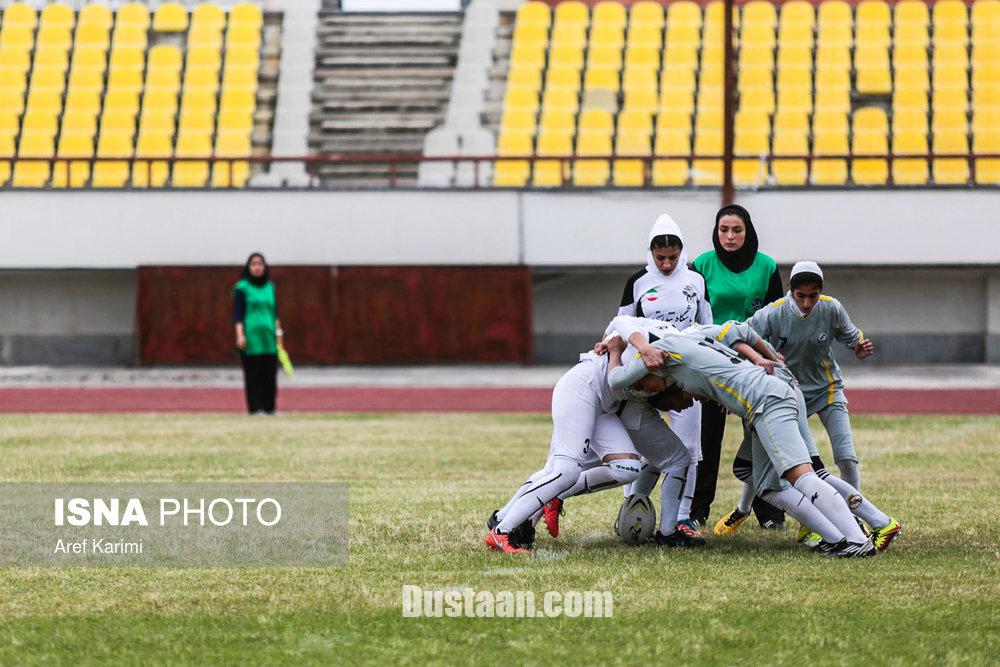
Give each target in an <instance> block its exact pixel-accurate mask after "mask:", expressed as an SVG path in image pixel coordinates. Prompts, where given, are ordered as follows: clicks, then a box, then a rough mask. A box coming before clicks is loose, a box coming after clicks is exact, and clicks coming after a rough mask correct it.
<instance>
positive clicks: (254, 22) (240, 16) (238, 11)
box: [229, 2, 264, 30]
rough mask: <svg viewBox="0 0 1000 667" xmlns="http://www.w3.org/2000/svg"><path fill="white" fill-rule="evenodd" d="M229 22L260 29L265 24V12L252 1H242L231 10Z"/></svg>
mask: <svg viewBox="0 0 1000 667" xmlns="http://www.w3.org/2000/svg"><path fill="white" fill-rule="evenodd" d="M229 23H230V24H233V23H235V24H239V25H248V26H251V27H254V28H257V29H258V30H259V29H260V27H261V26H263V25H264V14H263V12H261V9H260V7H259V6H257V5H255V4H253V3H251V2H241V3H240V4H238V5H234V6H233V8H232V9H231V10H230V11H229Z"/></svg>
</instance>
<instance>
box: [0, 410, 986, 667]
mask: <svg viewBox="0 0 1000 667" xmlns="http://www.w3.org/2000/svg"><path fill="white" fill-rule="evenodd" d="M854 423H855V435H856V441H857V443H858V448H859V451H860V453H861V456H862V472H863V479H864V486H865V489H864V490H865V492H866V494H867V495H868V496H869V497H871V498H872V499H873V500H874V501H875V502H876V503H877V504H879V505H880V506H882V507H883V508H884V509H886V510H887V511H888V512H889V513H891V514H893V515H894V516H896V517H897V518H899V519H900V520H901V521H902V522H903V524H904V526H905V530H904V533H903V535H902V536H901V538H900V539H899V540H898V541H897V542H896V543H895V544H894V545H893V546H892V547H891V548H890V549H889V551H888V552H886V553H885V554H883V555H880V556H879V557H877V558H874V559H864V560H848V561H837V560H832V559H825V558H821V557H818V556H814V555H812V554H810V553H807V552H805V551H804V550H802V549H801V548H799V547H798V546H797V545H795V544H794V542H793V540H792V536H791V535H789V534H773V533H765V532H764V531H761V530H759V529H756V528H751V527H750V523H747V524H744V527H743V528H742V529H741V531H740V532H739V533H738V534H737V535H736V536H733V537H731V538H727V539H721V538H715V537H714V536H710V537H709V540H710V544H709V547H708V548H706V549H703V550H698V551H694V552H692V551H683V552H682V551H677V550H671V551H663V550H658V549H656V548H655V547H642V548H632V547H627V546H625V545H623V544H622V543H620V542H619V541H618V540H617V538H616V537H615V536H614V535H613V533H612V530H611V525H612V521H613V519H614V515H615V512H616V510H617V507H618V504H619V502H620V499H621V495H620V493H618V492H617V491H616V492H607V493H602V494H596V495H594V496H589V497H584V498H579V499H574V500H573V501H570V502H569V503H568V504H567V510H568V515H567V517H565V519H564V524H563V525H564V534H563V535H562V536H560V538H559V539H558V540H551V539H549V538H548V537H547V536H541V535H540V536H539V540H538V543H537V544H538V547H539V548H538V550H537V552H536V554H535V555H534V556H533V557H517V556H511V555H507V554H499V553H497V552H493V551H489V550H487V548H486V547H485V545H484V543H483V537H484V534H485V527H484V525H483V522H484V520H485V518H486V516H487V515H488V513H489V512H490V511H491V510H492V509H494V508H495V507H497V506H499V505H500V504H502V503H503V502H505V501H506V499H507V497H508V496H509V494H510V493H511V492H512V490H513V489H514V487H515V486H516V485H517V484H519V483H520V482H521V481H523V478H524V477H525V476H526V475H527V474H528V473H530V472H532V471H533V470H534V469H535V468H537V467H538V466H539V465H541V463H542V462H543V460H544V455H545V452H546V448H547V444H548V436H549V420H548V418H547V417H546V416H530V415H528V416H526V415H416V416H414V415H354V416H343V415H338V416H281V417H277V418H273V419H267V418H247V417H237V416H226V417H220V416H204V417H202V416H199V417H187V416H117V417H107V416H73V417H70V416H50V415H44V416H4V417H0V426H2V428H0V433H2V436H0V466H2V474H0V478H2V479H3V480H5V481H134V480H178V481H198V480H349V481H350V490H351V503H350V504H351V535H350V537H351V554H350V565H349V566H348V567H346V568H340V569H319V570H317V569H312V570H310V569H209V570H205V569H199V570H195V569H173V570H171V569H156V568H150V569H124V568H120V569H71V568H66V569H2V570H0V663H3V664H11V663H27V664H30V663H38V664H41V663H44V664H53V663H61V664H65V663H74V664H87V663H96V662H110V661H115V662H119V663H131V664H136V663H146V662H154V663H181V664H252V663H261V664H278V663H281V664H290V663H291V664H299V663H304V664H331V663H342V664H360V663H378V664H397V663H399V664H426V663H439V664H463V663H490V664H494V665H507V664H522V663H529V664H559V663H579V664H599V663H602V662H604V663H617V664H632V665H634V664H657V663H659V664H732V665H744V664H762V663H768V664H813V665H821V664H843V665H854V664H900V665H903V664H906V665H909V664H996V663H997V660H998V659H1000V658H998V655H1000V639H998V637H1000V553H998V550H1000V546H998V543H1000V528H998V526H1000V510H998V507H1000V503H998V502H997V489H998V481H1000V459H998V454H1000V417H993V418H983V417H968V418H966V417H935V418H927V417H900V418H892V417H858V418H856V419H855V420H854ZM817 426H818V422H817V423H815V424H814V428H815V427H817ZM737 431H738V427H737V424H736V423H735V422H732V423H731V424H730V428H729V429H728V434H727V436H728V438H727V443H726V450H725V453H724V457H726V456H727V455H728V456H729V458H731V454H732V453H733V452H734V451H735V447H736V441H735V439H736V437H737ZM817 435H818V434H817ZM818 442H819V443H820V451H821V453H822V454H826V455H827V456H828V452H829V445H828V443H827V441H826V439H825V435H824V436H822V437H819V436H818ZM737 492H738V486H737V483H736V481H735V480H734V479H732V477H731V476H730V474H729V472H728V469H727V465H724V466H723V471H722V480H721V481H720V495H721V497H720V499H719V504H718V506H717V507H716V508H715V509H716V511H727V510H728V509H729V508H730V506H731V505H732V504H733V503H734V502H735V499H736V495H737ZM542 532H544V531H542ZM404 584H416V585H420V586H424V587H427V588H434V587H454V586H472V587H474V588H476V589H480V590H487V591H501V590H531V591H535V592H536V594H537V595H538V596H539V597H540V596H541V595H542V593H544V592H545V591H548V590H591V589H597V590H610V591H611V592H612V593H613V595H614V617H613V618H610V619H609V618H603V619H571V618H555V619H538V618H536V619H502V618H492V619H475V618H421V619H410V618H403V617H402V615H401V608H400V592H401V587H402V586H403V585H404Z"/></svg>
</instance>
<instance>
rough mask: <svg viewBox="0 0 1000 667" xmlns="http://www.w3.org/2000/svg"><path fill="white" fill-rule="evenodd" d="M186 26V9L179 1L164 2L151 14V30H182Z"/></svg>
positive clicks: (185, 28)
mask: <svg viewBox="0 0 1000 667" xmlns="http://www.w3.org/2000/svg"><path fill="white" fill-rule="evenodd" d="M187 27H188V14H187V10H186V9H184V5H182V4H180V3H179V2H164V3H163V4H161V5H160V6H159V7H157V8H156V13H155V14H153V30H155V31H156V32H184V31H185V30H187Z"/></svg>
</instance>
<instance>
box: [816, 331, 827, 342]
mask: <svg viewBox="0 0 1000 667" xmlns="http://www.w3.org/2000/svg"><path fill="white" fill-rule="evenodd" d="M829 339H830V336H829V334H828V333H827V332H826V331H824V332H823V333H821V334H820V335H819V338H817V339H816V342H817V343H825V342H826V341H827V340H829Z"/></svg>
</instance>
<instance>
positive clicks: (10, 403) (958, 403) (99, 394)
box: [0, 387, 1000, 415]
mask: <svg viewBox="0 0 1000 667" xmlns="http://www.w3.org/2000/svg"><path fill="white" fill-rule="evenodd" d="M551 395H552V390H551V389H543V388H535V387H504V388H483V389H469V388H438V387H413V388H399V387H289V388H284V389H282V390H281V392H280V394H279V396H278V409H279V410H281V411H282V412H542V413H547V412H548V411H549V400H550V398H551ZM849 398H850V401H851V412H853V413H855V414H893V415H896V414H951V415H995V414H1000V389H943V390H938V391H933V390H924V389H854V390H851V391H850V392H849ZM244 410H245V407H244V403H243V390H242V389H238V388H234V387H141V388H126V387H112V388H104V387H101V388H86V389H84V388H66V387H51V388H49V387H46V388H32V389H13V388H0V412H6V413H59V412H62V413H67V412H68V413H105V414H111V413H132V412H174V413H177V412H188V413H240V412H243V411H244Z"/></svg>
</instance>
